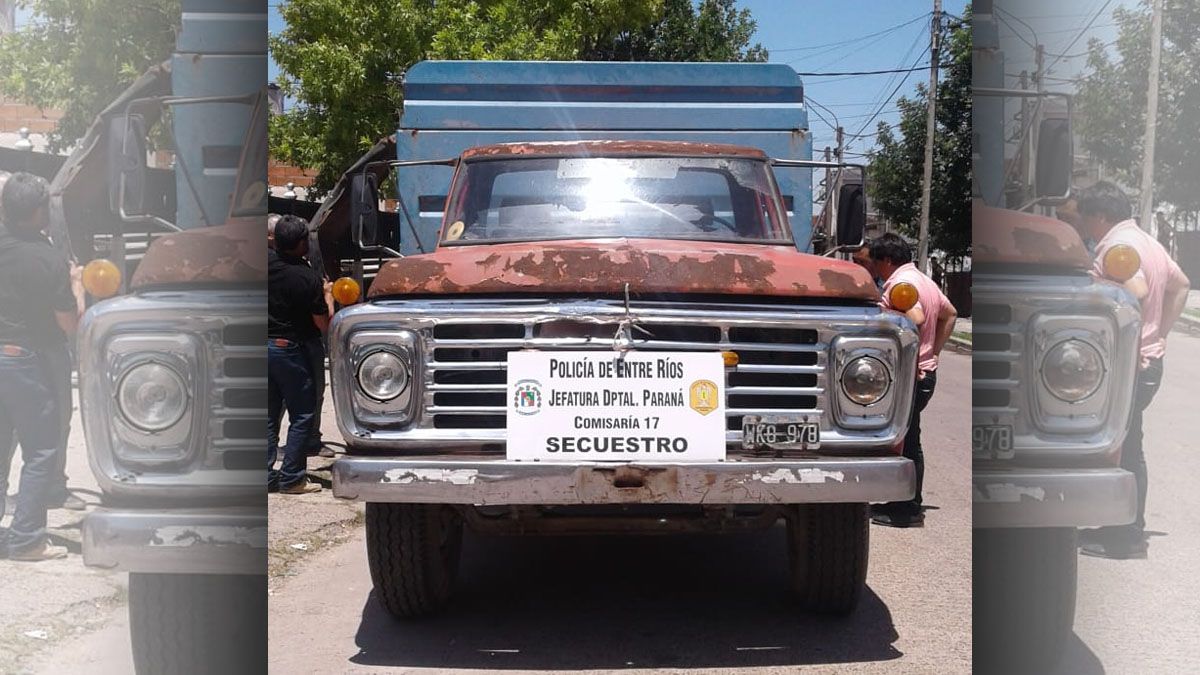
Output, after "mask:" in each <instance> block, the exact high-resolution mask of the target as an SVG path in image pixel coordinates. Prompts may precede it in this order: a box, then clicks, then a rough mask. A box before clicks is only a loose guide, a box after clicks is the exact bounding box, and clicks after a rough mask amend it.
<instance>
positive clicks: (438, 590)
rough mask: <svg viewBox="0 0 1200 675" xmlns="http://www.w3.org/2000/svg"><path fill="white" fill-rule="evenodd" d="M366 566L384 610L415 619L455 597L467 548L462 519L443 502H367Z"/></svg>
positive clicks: (441, 606) (435, 609)
mask: <svg viewBox="0 0 1200 675" xmlns="http://www.w3.org/2000/svg"><path fill="white" fill-rule="evenodd" d="M366 528H367V564H368V566H369V567H370V568H371V581H372V582H373V583H374V584H375V593H376V594H377V595H378V596H379V601H380V602H381V603H382V604H383V606H384V608H385V609H386V610H387V611H388V612H390V613H391V614H392V615H393V616H396V617H398V618H401V619H410V618H415V617H420V616H426V615H429V614H433V613H435V612H437V611H438V610H441V609H442V608H443V607H445V606H446V604H447V603H448V602H449V601H450V591H451V587H452V586H453V584H454V577H455V575H456V574H457V572H458V559H459V553H460V551H461V549H462V530H463V528H462V517H461V516H460V515H459V514H458V512H456V511H454V510H453V509H452V508H450V507H449V506H445V505H440V504H380V503H372V502H368V503H367V514H366Z"/></svg>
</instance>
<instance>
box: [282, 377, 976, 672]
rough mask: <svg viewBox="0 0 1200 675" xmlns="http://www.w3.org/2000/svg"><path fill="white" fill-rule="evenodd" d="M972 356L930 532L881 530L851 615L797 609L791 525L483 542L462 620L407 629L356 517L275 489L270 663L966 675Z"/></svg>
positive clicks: (930, 499)
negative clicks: (790, 569)
mask: <svg viewBox="0 0 1200 675" xmlns="http://www.w3.org/2000/svg"><path fill="white" fill-rule="evenodd" d="M969 359H970V357H969V355H967V356H965V355H960V354H947V356H946V357H945V362H944V364H943V366H942V369H941V374H940V377H939V383H938V391H937V393H936V395H935V396H934V398H933V402H932V403H931V404H930V407H929V408H928V409H927V411H926V420H927V421H926V424H925V447H926V457H927V463H928V469H927V474H926V497H925V500H926V503H927V504H928V505H929V506H930V507H932V508H931V510H930V511H929V512H928V514H927V515H928V520H927V526H926V527H925V528H924V529H917V530H893V529H887V528H877V527H876V528H873V529H872V533H871V534H872V547H871V548H872V551H871V555H872V558H871V568H870V573H869V577H868V586H869V590H868V591H867V594H866V596H865V597H864V599H863V602H862V605H861V607H860V608H859V610H858V612H857V613H856V614H854V615H853V616H852V617H850V618H848V619H843V620H836V619H828V618H822V617H813V616H805V615H802V614H800V613H798V612H797V611H796V610H795V608H794V607H793V606H792V605H791V604H790V603H789V602H788V600H787V597H786V595H785V594H784V593H783V589H784V587H785V574H786V552H785V550H784V541H783V532H782V530H781V529H777V530H775V531H771V532H766V533H760V534H750V535H737V536H722V537H706V536H692V537H663V538H658V537H647V538H634V537H626V538H612V537H607V538H606V537H577V538H523V539H521V538H498V537H480V536H468V537H467V540H466V542H465V545H464V551H463V560H462V567H461V570H460V576H459V581H460V583H459V586H458V592H457V595H456V601H455V603H454V604H453V606H452V607H451V609H450V611H449V612H448V613H447V614H445V615H442V616H440V617H438V618H435V619H432V620H428V621H422V622H414V623H401V622H398V621H395V620H393V619H391V618H390V617H388V616H387V615H386V614H385V613H384V612H383V610H382V608H381V607H380V606H379V605H378V604H377V603H376V602H375V601H374V600H373V599H372V598H371V595H370V590H371V582H370V577H369V574H368V570H367V562H366V555H365V545H364V541H363V532H362V527H361V526H360V525H359V516H358V513H359V511H358V509H357V508H355V507H354V506H351V505H348V504H337V503H335V502H334V500H333V499H332V497H331V495H330V494H329V493H328V492H323V493H320V494H316V495H308V496H304V497H285V496H280V495H272V496H271V541H272V552H271V555H272V559H271V560H272V561H271V566H272V579H271V652H270V659H271V671H272V672H277V673H331V672H395V671H419V670H426V669H428V670H439V671H467V670H478V669H502V670H506V671H509V670H515V671H520V670H527V671H562V670H580V671H613V670H621V671H630V672H637V671H639V670H650V669H668V670H678V669H684V668H686V669H689V670H693V669H694V670H698V671H702V672H723V671H727V670H736V669H742V670H749V669H756V672H758V669H764V670H766V671H768V672H779V673H783V672H789V673H790V672H795V671H796V670H797V669H800V670H803V671H806V672H830V671H833V670H837V671H838V672H869V673H879V672H904V673H913V672H921V673H935V672H936V673H965V672H969V670H970V635H969V631H970V623H971V600H970V593H971V583H970V541H971V539H970V492H969V487H968V485H969V480H968V479H969V473H970V453H969V452H968V450H967V435H966V431H967V422H966V420H968V419H969V418H970V410H969V406H970V394H969V380H968V378H969V377H970V360H969ZM326 419H327V420H328V419H329V418H328V416H327V417H326ZM326 428H327V429H333V427H332V426H327V427H326ZM314 462H315V460H314Z"/></svg>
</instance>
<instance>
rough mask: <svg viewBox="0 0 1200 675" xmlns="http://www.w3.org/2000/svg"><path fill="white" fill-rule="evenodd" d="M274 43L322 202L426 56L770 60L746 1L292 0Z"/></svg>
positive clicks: (276, 127) (280, 122)
mask: <svg viewBox="0 0 1200 675" xmlns="http://www.w3.org/2000/svg"><path fill="white" fill-rule="evenodd" d="M280 12H281V13H282V14H283V18H284V20H285V21H286V24H287V26H286V28H285V29H284V30H283V31H282V32H281V33H279V34H278V35H275V36H272V38H271V40H270V48H271V53H272V56H273V57H274V59H275V62H276V63H277V64H279V67H280V71H281V76H280V82H279V85H280V87H281V89H282V90H283V93H284V94H285V95H287V96H288V97H289V98H291V99H292V100H293V101H294V105H293V106H292V107H291V108H290V109H289V110H288V111H287V112H285V113H284V114H282V115H276V116H274V117H273V118H272V120H271V154H272V157H274V158H275V159H276V160H278V161H281V162H285V163H288V164H293V165H296V166H300V167H304V168H315V169H317V170H318V174H317V177H316V179H315V182H314V185H313V193H314V195H315V196H320V195H322V194H324V193H325V192H327V191H328V190H329V189H331V188H332V187H333V185H334V184H335V183H336V182H337V179H338V177H339V176H340V175H341V173H342V172H343V171H345V169H346V168H347V167H349V166H350V165H351V164H352V163H353V162H354V161H355V160H356V159H358V157H359V156H360V155H362V153H363V152H365V151H366V150H367V149H368V148H369V147H370V146H371V145H372V144H373V143H375V141H377V140H379V139H380V138H382V137H384V136H386V135H388V134H389V133H392V132H394V131H395V129H396V120H397V114H398V112H399V110H400V108H401V106H402V104H403V92H402V89H401V81H402V79H403V76H404V73H405V71H406V70H407V69H408V68H409V67H410V66H411V65H412V64H414V63H416V62H417V61H421V60H425V59H532V60H575V59H584V60H589V59H590V60H721V61H724V60H734V61H738V60H765V59H766V51H765V50H763V49H762V47H761V46H759V45H757V44H756V45H753V46H750V45H749V41H750V37H751V36H752V35H753V33H754V30H755V24H754V21H753V19H752V18H751V17H750V15H749V12H748V10H738V9H737V8H736V7H735V0H703V1H702V2H701V3H700V5H699V7H698V8H696V7H694V6H693V4H692V3H691V1H690V0H586V1H583V2H580V1H578V0H538V1H536V2H530V1H528V0H471V1H466V2H464V1H462V0H459V1H455V2H446V1H438V2H434V1H433V0H396V1H394V2H386V3H382V2H377V1H375V0H289V2H287V3H286V4H284V5H282V6H281V7H280Z"/></svg>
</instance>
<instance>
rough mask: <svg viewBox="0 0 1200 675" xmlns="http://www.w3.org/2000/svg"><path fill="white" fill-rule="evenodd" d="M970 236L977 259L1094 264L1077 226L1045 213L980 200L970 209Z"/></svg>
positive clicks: (1007, 263)
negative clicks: (987, 204)
mask: <svg viewBox="0 0 1200 675" xmlns="http://www.w3.org/2000/svg"><path fill="white" fill-rule="evenodd" d="M971 237H972V249H973V254H974V259H975V262H976V263H981V264H1002V265H1013V264H1027V265H1051V266H1057V267H1073V268H1088V267H1091V266H1092V257H1091V256H1090V255H1089V254H1088V251H1087V247H1085V246H1084V245H1083V239H1081V238H1080V236H1079V233H1078V232H1076V231H1075V228H1073V227H1071V226H1070V225H1068V224H1067V223H1064V222H1062V221H1061V220H1056V219H1054V218H1047V217H1046V216H1039V215H1036V214H1033V213H1025V212H1023V211H1012V210H1009V209H998V208H994V207H990V206H982V205H978V204H977V205H975V206H973V207H972V209H971Z"/></svg>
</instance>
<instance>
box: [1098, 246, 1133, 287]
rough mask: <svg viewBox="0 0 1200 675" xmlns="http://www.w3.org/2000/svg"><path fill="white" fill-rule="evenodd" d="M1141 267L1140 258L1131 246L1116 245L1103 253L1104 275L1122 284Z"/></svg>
mask: <svg viewBox="0 0 1200 675" xmlns="http://www.w3.org/2000/svg"><path fill="white" fill-rule="evenodd" d="M1141 267H1142V258H1141V256H1139V255H1138V252H1137V251H1135V250H1134V249H1133V247H1132V246H1128V245H1126V244H1117V245H1116V246H1113V247H1112V248H1110V249H1108V250H1107V251H1105V253H1104V275H1105V276H1107V277H1108V278H1109V279H1112V280H1113V281H1118V282H1121V283H1124V282H1126V281H1129V280H1130V279H1132V278H1133V275H1135V274H1137V272H1138V270H1139V269H1141Z"/></svg>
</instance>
